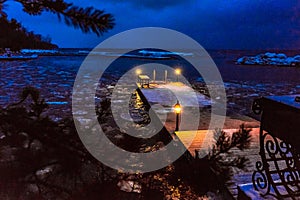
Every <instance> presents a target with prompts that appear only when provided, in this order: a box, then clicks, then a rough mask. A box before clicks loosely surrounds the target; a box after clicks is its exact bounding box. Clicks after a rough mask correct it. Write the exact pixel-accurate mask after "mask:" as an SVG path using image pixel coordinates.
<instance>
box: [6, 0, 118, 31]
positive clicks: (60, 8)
mask: <svg viewBox="0 0 300 200" xmlns="http://www.w3.org/2000/svg"><path fill="white" fill-rule="evenodd" d="M14 1H15V2H19V3H21V4H22V6H23V11H24V12H26V13H28V14H29V15H41V14H42V13H43V12H51V13H53V14H56V15H57V16H58V18H59V19H61V18H62V17H63V18H64V21H65V23H66V24H67V25H69V26H73V27H74V28H79V29H81V30H82V31H83V32H84V33H89V32H93V33H96V34H97V35H98V36H99V35H102V34H103V33H104V32H107V31H108V30H110V29H112V28H113V27H114V25H115V24H114V18H113V16H112V15H111V14H108V13H105V12H104V11H103V10H98V9H95V8H93V7H87V8H81V7H78V6H74V5H73V4H72V3H66V2H65V1H64V0H14ZM6 2H7V0H1V1H0V15H1V16H4V17H6V13H5V12H4V8H5V3H6Z"/></svg>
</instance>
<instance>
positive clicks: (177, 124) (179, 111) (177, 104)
mask: <svg viewBox="0 0 300 200" xmlns="http://www.w3.org/2000/svg"><path fill="white" fill-rule="evenodd" d="M173 108H174V112H175V114H176V128H175V131H178V130H179V115H180V113H181V105H180V103H179V101H178V100H177V103H176V104H175V105H174V107H173Z"/></svg>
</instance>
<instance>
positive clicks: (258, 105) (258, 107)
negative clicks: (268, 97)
mask: <svg viewBox="0 0 300 200" xmlns="http://www.w3.org/2000/svg"><path fill="white" fill-rule="evenodd" d="M252 111H253V112H254V114H256V115H260V114H261V113H262V106H261V100H260V99H256V100H254V101H253V104H252Z"/></svg>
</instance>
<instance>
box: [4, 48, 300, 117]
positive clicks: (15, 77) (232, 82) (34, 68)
mask: <svg viewBox="0 0 300 200" xmlns="http://www.w3.org/2000/svg"><path fill="white" fill-rule="evenodd" d="M88 52H89V49H63V50H58V51H56V52H55V53H51V52H39V51H35V53H38V54H39V53H40V56H39V58H38V59H35V60H28V61H1V62H0V77H1V79H0V88H1V90H0V106H6V105H8V104H10V103H13V102H16V101H17V100H18V94H19V92H20V91H21V90H22V88H24V87H25V86H33V87H36V88H38V89H39V90H40V91H41V95H42V96H43V98H45V99H46V101H47V102H49V103H50V105H51V107H50V109H53V110H55V109H57V108H58V110H59V109H61V108H62V107H63V108H66V111H65V112H67V113H70V109H69V106H70V102H71V96H72V88H73V84H74V80H75V77H76V74H77V71H78V69H79V68H80V66H81V64H82V62H83V61H84V59H85V58H86V56H87V53H88ZM208 52H209V54H210V56H211V57H212V58H213V60H214V62H215V63H216V65H217V67H218V69H219V71H220V73H221V75H222V78H223V80H224V82H225V86H226V89H227V90H228V96H229V103H231V105H234V104H235V103H237V104H241V103H240V102H238V101H241V102H243V101H248V98H249V97H251V98H255V97H259V96H263V95H287V94H299V93H300V68H294V67H275V66H255V65H251V66H250V65H247V66H246V65H236V64H235V61H236V60H237V59H238V58H239V57H241V56H244V55H257V54H258V53H262V52H266V51H235V50H211V51H208ZM281 52H283V53H286V54H287V55H298V54H300V52H297V51H286V52H284V51H281ZM27 53H28V52H27ZM177 53H178V54H177V56H182V57H183V58H185V57H188V56H192V52H189V51H187V50H185V51H184V52H177ZM98 54H100V56H99V55H98V57H97V59H98V62H99V65H101V61H102V60H103V62H104V61H105V59H107V58H108V57H109V58H111V57H115V58H117V57H118V56H119V54H118V53H116V52H112V51H109V50H106V51H99V52H98ZM163 56H170V55H163ZM147 63H160V64H163V65H168V66H170V67H180V68H181V69H182V74H183V76H185V77H186V78H187V79H190V80H193V81H197V80H198V81H199V80H200V81H201V78H200V79H198V77H199V76H198V75H197V74H195V73H191V72H194V71H193V70H192V69H191V66H190V65H188V64H187V63H186V62H185V61H182V60H177V57H176V56H175V58H174V57H171V58H169V57H168V58H164V57H163V58H160V57H158V59H151V57H149V58H143V57H139V56H136V55H135V54H133V55H132V54H130V55H128V56H125V57H121V58H118V59H117V60H116V61H115V62H114V63H113V64H112V65H111V67H110V68H109V70H108V71H107V72H106V76H105V78H104V79H103V80H104V82H103V84H102V85H103V87H107V85H109V84H110V81H111V80H113V81H116V80H117V79H118V77H119V76H121V75H122V73H124V72H126V71H127V70H128V69H130V68H132V67H136V66H140V65H143V64H147ZM99 67H100V66H99ZM143 73H144V74H148V75H149V76H150V77H151V78H152V73H153V68H151V69H150V68H149V69H144V71H143ZM163 78H164V70H162V69H156V79H157V80H163ZM168 78H169V79H170V80H171V81H172V80H174V81H175V79H176V76H175V75H174V73H173V72H172V71H169V72H168ZM241 90H242V91H241ZM233 91H234V92H233ZM237 91H241V93H240V94H239V92H237ZM245 91H246V92H245ZM237 94H239V95H237ZM235 95H237V96H235ZM236 97H238V98H236ZM236 99H238V100H237V102H235V100H236ZM59 114H60V112H54V114H53V115H59ZM70 114H71V113H70Z"/></svg>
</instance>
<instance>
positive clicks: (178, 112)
mask: <svg viewBox="0 0 300 200" xmlns="http://www.w3.org/2000/svg"><path fill="white" fill-rule="evenodd" d="M174 112H175V113H176V114H180V113H181V105H180V103H179V101H177V103H176V104H175V105H174Z"/></svg>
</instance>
